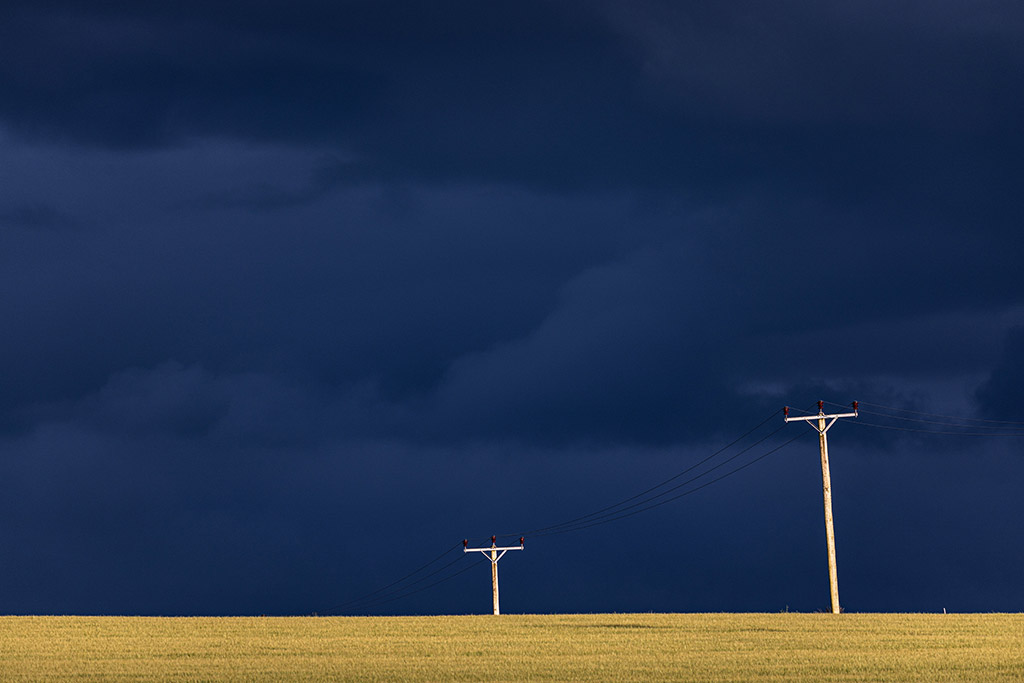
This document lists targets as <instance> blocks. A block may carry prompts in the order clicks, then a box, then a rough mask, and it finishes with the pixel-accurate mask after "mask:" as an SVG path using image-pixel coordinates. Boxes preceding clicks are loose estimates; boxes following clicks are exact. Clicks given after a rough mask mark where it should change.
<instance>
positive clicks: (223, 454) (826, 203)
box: [0, 0, 1024, 614]
mask: <svg viewBox="0 0 1024 683" xmlns="http://www.w3.org/2000/svg"><path fill="white" fill-rule="evenodd" d="M90 4H92V5H93V6H92V7H91V8H84V6H83V4H82V3H80V2H71V1H70V0H68V1H62V0H31V1H29V0H7V1H6V2H5V3H4V8H3V10H2V11H0V159H2V162H0V294H2V296H0V321H2V323H3V334H2V335H0V368H2V372H0V380H2V381H0V387H2V391H0V613H13V614H20V613H59V614H66V613H79V614H309V613H313V612H316V613H360V614H362V613H372V614H410V613H412V614H419V613H465V612H482V613H486V612H489V611H490V586H489V568H488V566H487V562H486V561H485V560H484V558H482V557H481V556H479V555H473V556H464V555H463V554H462V551H461V547H462V543H461V541H462V539H464V538H466V539H472V542H473V543H474V544H480V543H489V540H485V539H488V538H489V537H490V535H491V534H495V533H500V534H504V533H508V534H512V535H513V536H512V537H514V538H518V534H519V533H520V532H524V531H530V530H535V529H538V528H542V527H548V526H551V525H554V524H558V523H561V522H565V521H567V520H572V519H574V518H577V517H580V516H583V515H587V514H589V513H592V512H595V511H599V510H601V509H602V508H605V507H606V506H610V505H613V504H615V503H618V502H620V501H627V499H630V498H631V497H632V496H634V495H635V494H639V493H641V492H643V491H645V490H647V489H649V488H650V487H653V486H655V485H656V484H658V483H659V482H664V481H666V480H668V479H669V478H671V477H673V476H674V475H676V474H677V473H681V472H683V471H684V470H687V469H688V468H690V467H694V466H696V469H694V470H691V471H690V472H689V473H688V474H686V475H684V476H682V477H681V478H678V479H674V480H672V482H671V483H670V484H668V486H667V487H672V486H675V485H677V484H679V483H681V482H684V481H687V480H688V479H689V478H691V477H693V476H695V475H697V474H700V473H701V472H704V471H706V470H707V469H708V468H710V467H713V466H715V465H718V469H715V470H714V471H712V472H711V473H710V474H708V475H706V476H705V477H704V478H703V479H699V480H696V481H694V482H693V483H692V484H688V485H687V486H689V487H690V488H685V487H684V488H680V489H676V490H674V491H673V492H672V493H668V494H666V495H665V496H663V497H661V498H657V499H655V498H651V496H655V495H657V494H658V493H660V492H662V491H665V489H666V488H667V487H663V488H661V489H655V490H654V491H653V492H650V493H648V494H645V497H641V498H639V499H634V500H633V501H632V503H635V502H643V501H648V502H646V503H644V505H643V506H641V507H638V508H632V509H629V510H627V511H628V512H637V513H638V514H632V515H631V516H628V517H625V518H623V519H615V520H613V519H611V518H610V517H609V516H605V517H600V516H598V517H589V518H586V520H585V522H602V523H601V524H597V525H594V526H590V524H589V523H586V524H580V523H577V524H576V525H575V526H572V525H570V526H568V527H559V528H558V529H555V530H557V531H563V532H565V533H558V534H551V535H542V534H536V535H535V536H536V537H535V538H534V537H532V536H530V535H528V538H527V544H526V549H525V551H524V552H517V553H509V555H508V556H507V557H506V558H505V559H503V560H502V562H501V564H500V567H501V576H502V608H503V611H507V612H561V611H566V612H597V611H624V612H632V611H652V610H654V611H732V610H739V611H779V610H784V609H790V610H800V611H815V610H827V609H828V608H829V594H828V574H827V565H826V554H825V538H824V525H823V521H822V499H821V470H820V465H819V459H818V448H817V439H816V436H815V434H814V432H813V431H812V430H811V429H809V428H808V427H807V426H805V425H803V424H790V425H785V424H784V423H783V421H782V414H781V409H782V407H783V406H785V405H790V406H794V407H795V410H797V412H799V413H800V414H804V412H800V411H810V412H816V411H817V408H816V402H817V401H818V400H819V399H821V400H825V401H829V402H831V403H829V404H826V409H827V410H830V411H834V410H839V411H843V410H845V408H844V407H843V406H848V405H849V403H850V402H851V401H853V400H859V401H861V402H862V409H863V410H862V412H861V414H860V416H859V417H858V418H856V419H844V420H842V421H840V422H839V423H837V424H836V425H835V426H834V427H833V429H832V430H831V431H830V432H829V439H830V440H829V445H830V455H831V460H832V482H833V495H834V505H835V519H836V521H835V524H836V535H837V545H838V563H839V580H840V581H839V584H840V595H841V598H842V602H843V606H844V608H845V609H847V610H849V611H941V610H942V609H943V608H946V609H948V610H950V611H1010V612H1019V611H1024V582H1021V580H1020V572H1019V568H1020V566H1021V564H1022V563H1024V544H1022V543H1021V540H1022V536H1024V523H1022V522H1021V520H1022V518H1024V499H1022V497H1021V495H1020V489H1021V482H1022V479H1024V436H1021V435H1022V434H1024V422H1021V421H1024V401H1022V390H1021V387H1022V386H1024V360H1022V358H1024V275H1022V269H1021V260H1022V257H1024V236H1022V234H1021V228H1022V214H1024V212H1022V208H1021V199H1020V192H1021V188H1022V187H1024V170H1022V165H1021V159H1022V158H1024V133H1022V127H1021V121H1022V120H1024V5H1021V4H1020V3H1019V2H1014V1H1011V0H991V1H985V0H982V1H979V2H974V3H958V2H945V1H939V2H895V3H893V2H871V1H869V2H858V3H849V2H839V1H832V0H828V1H825V2H822V1H820V0H814V1H812V0H797V1H794V2H784V3H764V2H754V1H749V2H748V1H745V0H741V1H737V2H728V3H721V2H714V3H712V2H708V3H677V2H670V1H668V0H665V1H663V2H660V1H652V0H642V1H637V2H629V3H624V2H612V1H610V0H609V1H592V0H591V1H580V2H571V1H566V2H530V1H526V2H515V3H497V4H495V3H487V2H478V1H476V2H462V1H453V2H447V3H444V2H442V3H438V2H418V1H417V2H402V3H388V2H376V1H366V2H351V1H345V2H339V1H337V0H332V1H330V2H328V1H324V2H319V1H314V0H305V1H299V2H295V1H292V2H279V1H277V0H268V1H266V2H258V3H254V2H251V1H250V2H240V1H239V2H235V1H233V0H222V1H218V2H209V1H208V0H207V1H203V2H197V1H196V2H194V1H192V0H178V1H176V2H173V3H170V2H168V3H163V2H160V3H138V2H127V1H126V2H117V1H111V2H102V3H90ZM769 418H770V419H769ZM766 419H768V422H767V423H763V424H762V421H763V420H766ZM985 420H987V421H985ZM995 421H1002V422H995ZM1014 421H1017V422H1016V423H1015V422H1014ZM759 424H760V425H761V426H760V427H758V429H756V430H755V431H754V432H753V433H752V434H751V435H750V436H749V437H747V440H746V441H741V442H740V443H738V444H737V445H736V446H734V447H733V448H732V450H727V451H724V452H723V453H721V454H719V455H716V456H715V457H714V458H711V459H710V460H708V462H706V463H704V464H699V465H698V463H701V461H703V460H704V459H705V458H708V457H709V456H712V454H714V453H716V452H717V451H718V450H719V449H721V448H723V447H725V446H726V445H727V444H730V443H731V442H733V441H734V440H735V439H737V438H739V437H740V436H741V435H743V434H744V433H745V432H747V431H748V430H750V429H751V428H754V427H755V426H757V425H759ZM779 428H782V429H779ZM776 429H779V431H777V432H774V433H772V432H773V430H776ZM801 432H802V433H804V438H802V439H799V440H796V441H794V442H792V443H788V445H783V444H786V443H787V442H789V441H790V440H791V439H792V438H793V437H795V436H799V435H800V434H801ZM762 437H764V439H765V440H763V441H760V442H756V443H755V441H756V440H757V439H761V438H762ZM751 444H752V445H751ZM746 446H750V448H749V450H746V451H742V452H741V451H740V449H741V448H744V447H746ZM779 446H783V447H782V448H779V449H778V450H774V449H776V448H777V447H779ZM762 455H763V456H764V457H763V458H761V456H762ZM729 457H732V458H733V459H732V460H729V461H726V458H729ZM757 458H761V459H759V460H756V462H755V459H757ZM740 467H742V469H738V468H740ZM730 473H731V474H730ZM724 474H730V476H727V477H725V478H723V479H721V480H718V481H714V482H711V480H713V479H716V478H718V477H720V476H721V475H724ZM709 482H711V483H709ZM705 483H707V484H708V485H707V486H706V487H704V488H701V489H700V490H694V492H693V493H692V494H690V495H685V496H683V497H681V498H678V499H677V500H672V501H669V502H665V501H667V499H668V498H672V497H675V496H676V495H678V494H679V493H687V492H688V491H689V490H690V489H692V488H694V487H696V486H700V485H702V484H705ZM654 502H664V504H663V505H659V506H658V507H656V508H654V509H650V510H646V507H645V506H647V505H650V504H651V503H654ZM632 503H630V502H627V503H626V504H627V505H628V504H632ZM622 510H623V508H622V507H620V508H614V509H613V510H612V512H613V513H614V512H616V511H622ZM641 510H643V511H641ZM605 514H606V515H607V513H605ZM611 516H612V517H614V516H615V515H614V514H613V515H611ZM605 522H606V523H605ZM581 526H586V527H587V528H582V529H581V528H579V527H581ZM549 531H551V530H549ZM531 539H532V540H531ZM504 540H505V541H508V540H510V539H504ZM453 547H454V549H452V548H453ZM446 548H448V549H451V552H450V553H448V554H445V553H444V551H445V549H446ZM434 558H439V559H438V561H437V562H435V563H433V564H430V565H428V566H427V568H426V569H424V570H423V571H420V572H419V573H417V574H414V575H413V576H412V577H410V578H409V579H408V580H407V582H405V583H399V584H397V585H396V586H391V587H386V586H387V584H389V583H391V582H392V581H395V580H397V579H400V578H401V577H403V576H405V575H406V574H408V573H410V572H413V571H414V570H416V569H417V568H419V567H421V566H423V565H424V564H425V563H428V562H429V561H430V560H432V559H434ZM449 563H451V564H449ZM438 569H440V571H437V570H438ZM463 570H465V571H463ZM435 571H437V573H432V572H435ZM456 571H459V572H462V573H459V574H457V575H456ZM426 575H429V578H426ZM416 580H419V582H418V583H412V582H414V581H416ZM438 581H440V583H437V582H438ZM435 583H436V585H434V584H435ZM410 584H411V585H410ZM407 586H408V587H407ZM382 587H385V588H384V589H383V590H382V591H381V592H378V593H375V594H373V595H371V596H370V597H369V598H365V599H362V600H361V601H355V602H353V601H354V600H356V599H358V598H361V597H362V596H364V595H365V594H367V593H371V592H372V591H376V590H378V589H381V588H382Z"/></svg>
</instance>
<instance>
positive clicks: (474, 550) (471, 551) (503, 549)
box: [462, 545, 523, 555]
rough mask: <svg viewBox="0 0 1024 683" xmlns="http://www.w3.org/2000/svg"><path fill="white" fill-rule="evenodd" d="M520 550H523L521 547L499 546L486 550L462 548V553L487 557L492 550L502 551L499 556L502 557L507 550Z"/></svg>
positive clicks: (489, 547)
mask: <svg viewBox="0 0 1024 683" xmlns="http://www.w3.org/2000/svg"><path fill="white" fill-rule="evenodd" d="M522 549H523V546H521V545H510V546H508V547H505V548H503V547H500V546H488V547H486V548H463V549H462V552H464V553H484V554H485V555H489V554H490V552H491V551H492V550H500V551H502V552H501V554H502V555H504V554H505V553H506V552H508V551H509V550H522Z"/></svg>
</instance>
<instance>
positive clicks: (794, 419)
mask: <svg viewBox="0 0 1024 683" xmlns="http://www.w3.org/2000/svg"><path fill="white" fill-rule="evenodd" d="M841 417H857V413H855V412H854V413H832V414H831V415H825V414H819V415H804V416H802V417H789V416H786V422H806V423H807V424H809V425H811V427H813V428H814V430H815V431H816V432H818V433H819V434H824V433H825V432H827V431H828V430H829V429H831V428H832V425H834V424H835V423H836V420H838V419H839V418H841ZM822 420H831V422H829V423H828V425H826V426H825V428H824V429H822V428H821V427H820V424H821V421H822ZM815 422H817V423H818V424H814V423H815Z"/></svg>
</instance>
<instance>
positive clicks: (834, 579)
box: [818, 417, 839, 614]
mask: <svg viewBox="0 0 1024 683" xmlns="http://www.w3.org/2000/svg"><path fill="white" fill-rule="evenodd" d="M818 443H819V445H820V446H821V488H822V491H823V493H824V498H825V542H826V545H827V546H828V587H829V593H830V595H831V597H832V614H839V577H838V576H837V572H838V570H837V568H836V533H835V530H834V529H833V528H832V477H831V475H830V473H829V468H828V436H827V434H826V427H825V418H824V417H821V418H820V419H819V420H818Z"/></svg>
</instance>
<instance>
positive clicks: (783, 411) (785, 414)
mask: <svg viewBox="0 0 1024 683" xmlns="http://www.w3.org/2000/svg"><path fill="white" fill-rule="evenodd" d="M782 416H783V417H789V406H786V407H785V408H783V409H782Z"/></svg>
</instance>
